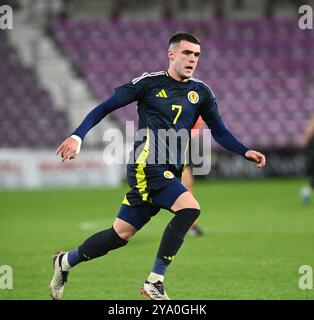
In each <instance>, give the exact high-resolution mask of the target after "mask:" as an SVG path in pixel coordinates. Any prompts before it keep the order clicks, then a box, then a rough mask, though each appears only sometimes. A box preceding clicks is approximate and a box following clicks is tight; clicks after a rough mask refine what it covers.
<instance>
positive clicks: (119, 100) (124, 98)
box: [56, 81, 145, 162]
mask: <svg viewBox="0 0 314 320" xmlns="http://www.w3.org/2000/svg"><path fill="white" fill-rule="evenodd" d="M144 84H145V82H144V81H135V83H134V82H130V83H127V84H125V85H123V86H121V87H118V88H116V89H115V92H114V94H113V95H112V96H111V97H109V98H108V99H107V100H106V101H104V102H102V103H101V104H100V105H98V106H97V107H95V108H94V109H93V110H91V111H90V112H89V113H88V114H87V116H86V117H85V118H84V120H83V121H82V123H81V124H80V125H79V127H78V128H77V129H76V130H75V131H74V132H73V133H72V135H71V136H70V137H68V138H67V139H65V140H64V141H63V142H62V143H61V145H60V146H59V147H58V149H57V151H56V154H57V155H59V154H60V156H61V159H62V162H64V161H66V160H67V159H74V158H75V157H76V155H77V154H79V152H80V148H81V144H82V142H83V140H84V137H85V136H86V134H87V133H88V131H89V130H90V129H91V128H93V127H94V126H95V125H97V124H98V123H99V122H100V121H101V120H102V119H103V118H104V117H105V116H106V115H107V114H109V113H111V112H112V111H114V110H117V109H119V108H121V107H124V106H126V105H128V104H129V103H131V102H134V101H136V100H139V99H140V98H141V94H142V92H143V91H144V90H143V88H144Z"/></svg>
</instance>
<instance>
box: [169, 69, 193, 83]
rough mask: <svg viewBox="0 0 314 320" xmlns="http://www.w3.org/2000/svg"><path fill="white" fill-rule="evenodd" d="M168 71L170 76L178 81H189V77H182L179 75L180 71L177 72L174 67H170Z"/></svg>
mask: <svg viewBox="0 0 314 320" xmlns="http://www.w3.org/2000/svg"><path fill="white" fill-rule="evenodd" d="M167 73H168V74H169V76H170V77H171V78H173V79H174V80H176V81H179V82H188V81H189V79H187V78H182V77H180V76H179V75H178V73H177V72H175V70H173V69H171V68H169V69H168V70H167Z"/></svg>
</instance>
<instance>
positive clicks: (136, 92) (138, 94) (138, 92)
mask: <svg viewBox="0 0 314 320" xmlns="http://www.w3.org/2000/svg"><path fill="white" fill-rule="evenodd" d="M147 74H148V73H147V72H145V73H143V74H142V75H141V76H140V77H138V78H134V79H133V80H132V81H130V82H129V83H126V84H124V85H122V86H120V87H117V88H115V93H117V94H118V96H119V100H120V103H121V104H123V105H127V104H129V103H131V102H134V101H139V100H141V99H142V97H143V96H144V93H145V88H146V83H147V80H146V75H147Z"/></svg>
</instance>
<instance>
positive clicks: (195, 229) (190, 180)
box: [181, 117, 206, 237]
mask: <svg viewBox="0 0 314 320" xmlns="http://www.w3.org/2000/svg"><path fill="white" fill-rule="evenodd" d="M202 128H206V125H205V123H204V121H203V120H202V117H199V118H198V119H197V121H196V123H195V125H194V127H193V129H196V130H192V132H191V139H194V138H196V137H198V136H199V134H200V131H199V130H200V129H202ZM190 151H191V145H190ZM191 152H192V151H191ZM191 161H192V159H191V158H190V161H189V163H188V164H187V165H186V167H185V169H184V171H183V174H182V179H181V181H182V184H183V185H184V186H185V187H186V188H187V189H188V191H189V192H191V193H192V194H193V185H194V177H193V173H192V165H193V164H192V163H191ZM203 234H204V231H203V230H202V228H201V227H200V226H199V223H198V220H195V221H194V223H193V225H192V226H191V228H190V230H189V231H188V235H189V236H191V237H197V236H202V235H203Z"/></svg>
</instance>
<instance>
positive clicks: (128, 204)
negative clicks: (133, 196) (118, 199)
mask: <svg viewBox="0 0 314 320" xmlns="http://www.w3.org/2000/svg"><path fill="white" fill-rule="evenodd" d="M122 203H123V204H126V205H127V206H130V205H131V204H130V202H129V200H128V199H127V197H126V196H124V199H123V201H122Z"/></svg>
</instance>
